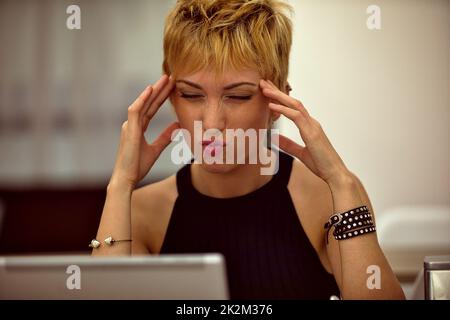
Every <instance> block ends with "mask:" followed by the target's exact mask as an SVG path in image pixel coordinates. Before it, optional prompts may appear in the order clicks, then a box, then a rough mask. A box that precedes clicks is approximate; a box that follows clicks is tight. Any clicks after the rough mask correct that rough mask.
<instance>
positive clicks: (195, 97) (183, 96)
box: [181, 93, 203, 99]
mask: <svg viewBox="0 0 450 320" xmlns="http://www.w3.org/2000/svg"><path fill="white" fill-rule="evenodd" d="M181 97H182V98H186V99H197V98H201V97H203V96H202V95H200V94H185V93H182V94H181Z"/></svg>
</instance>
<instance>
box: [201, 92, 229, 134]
mask: <svg viewBox="0 0 450 320" xmlns="http://www.w3.org/2000/svg"><path fill="white" fill-rule="evenodd" d="M202 112H203V114H202V121H203V128H204V129H205V130H207V129H217V130H220V131H223V130H224V129H225V126H226V116H225V110H224V108H223V107H222V106H221V103H220V100H217V99H214V100H209V101H208V103H207V104H206V105H205V106H204V107H203V110H202Z"/></svg>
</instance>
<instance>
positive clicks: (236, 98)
mask: <svg viewBox="0 0 450 320" xmlns="http://www.w3.org/2000/svg"><path fill="white" fill-rule="evenodd" d="M181 97H182V98H185V99H198V98H203V95H201V94H186V93H182V94H181ZM251 97H252V96H251V95H247V96H226V98H228V99H234V100H250V99H251Z"/></svg>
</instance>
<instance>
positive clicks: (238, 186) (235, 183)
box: [191, 164, 272, 198]
mask: <svg viewBox="0 0 450 320" xmlns="http://www.w3.org/2000/svg"><path fill="white" fill-rule="evenodd" d="M260 168H261V164H242V165H239V166H237V167H236V168H234V169H233V170H231V171H230V172H226V173H212V172H208V171H207V170H205V169H204V168H202V167H201V165H199V164H192V165H191V177H192V178H191V179H192V185H193V186H194V188H195V189H197V190H198V191H199V192H200V193H202V194H205V195H207V196H210V197H214V198H232V197H238V196H242V195H245V194H247V193H250V192H252V191H255V190H256V189H258V188H260V187H262V186H263V185H264V184H266V183H268V182H269V181H270V179H271V178H272V176H271V175H261V174H260Z"/></svg>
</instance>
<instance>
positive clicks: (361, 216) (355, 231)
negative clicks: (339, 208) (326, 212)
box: [324, 206, 376, 244]
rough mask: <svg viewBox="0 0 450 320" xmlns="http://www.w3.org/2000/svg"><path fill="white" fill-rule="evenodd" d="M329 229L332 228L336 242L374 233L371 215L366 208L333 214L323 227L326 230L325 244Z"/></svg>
mask: <svg viewBox="0 0 450 320" xmlns="http://www.w3.org/2000/svg"><path fill="white" fill-rule="evenodd" d="M331 227H334V231H333V236H334V238H335V239H336V240H345V239H349V238H352V237H353V238H354V237H357V236H359V235H362V234H365V233H370V232H374V231H376V229H375V226H374V223H373V220H372V214H371V213H370V212H369V209H368V208H367V207H366V206H361V207H357V208H354V209H351V210H348V211H346V212H343V213H336V214H333V215H332V216H331V217H330V219H329V220H328V221H327V223H325V226H324V228H325V229H327V235H326V236H327V244H328V234H329V232H330V229H331Z"/></svg>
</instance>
